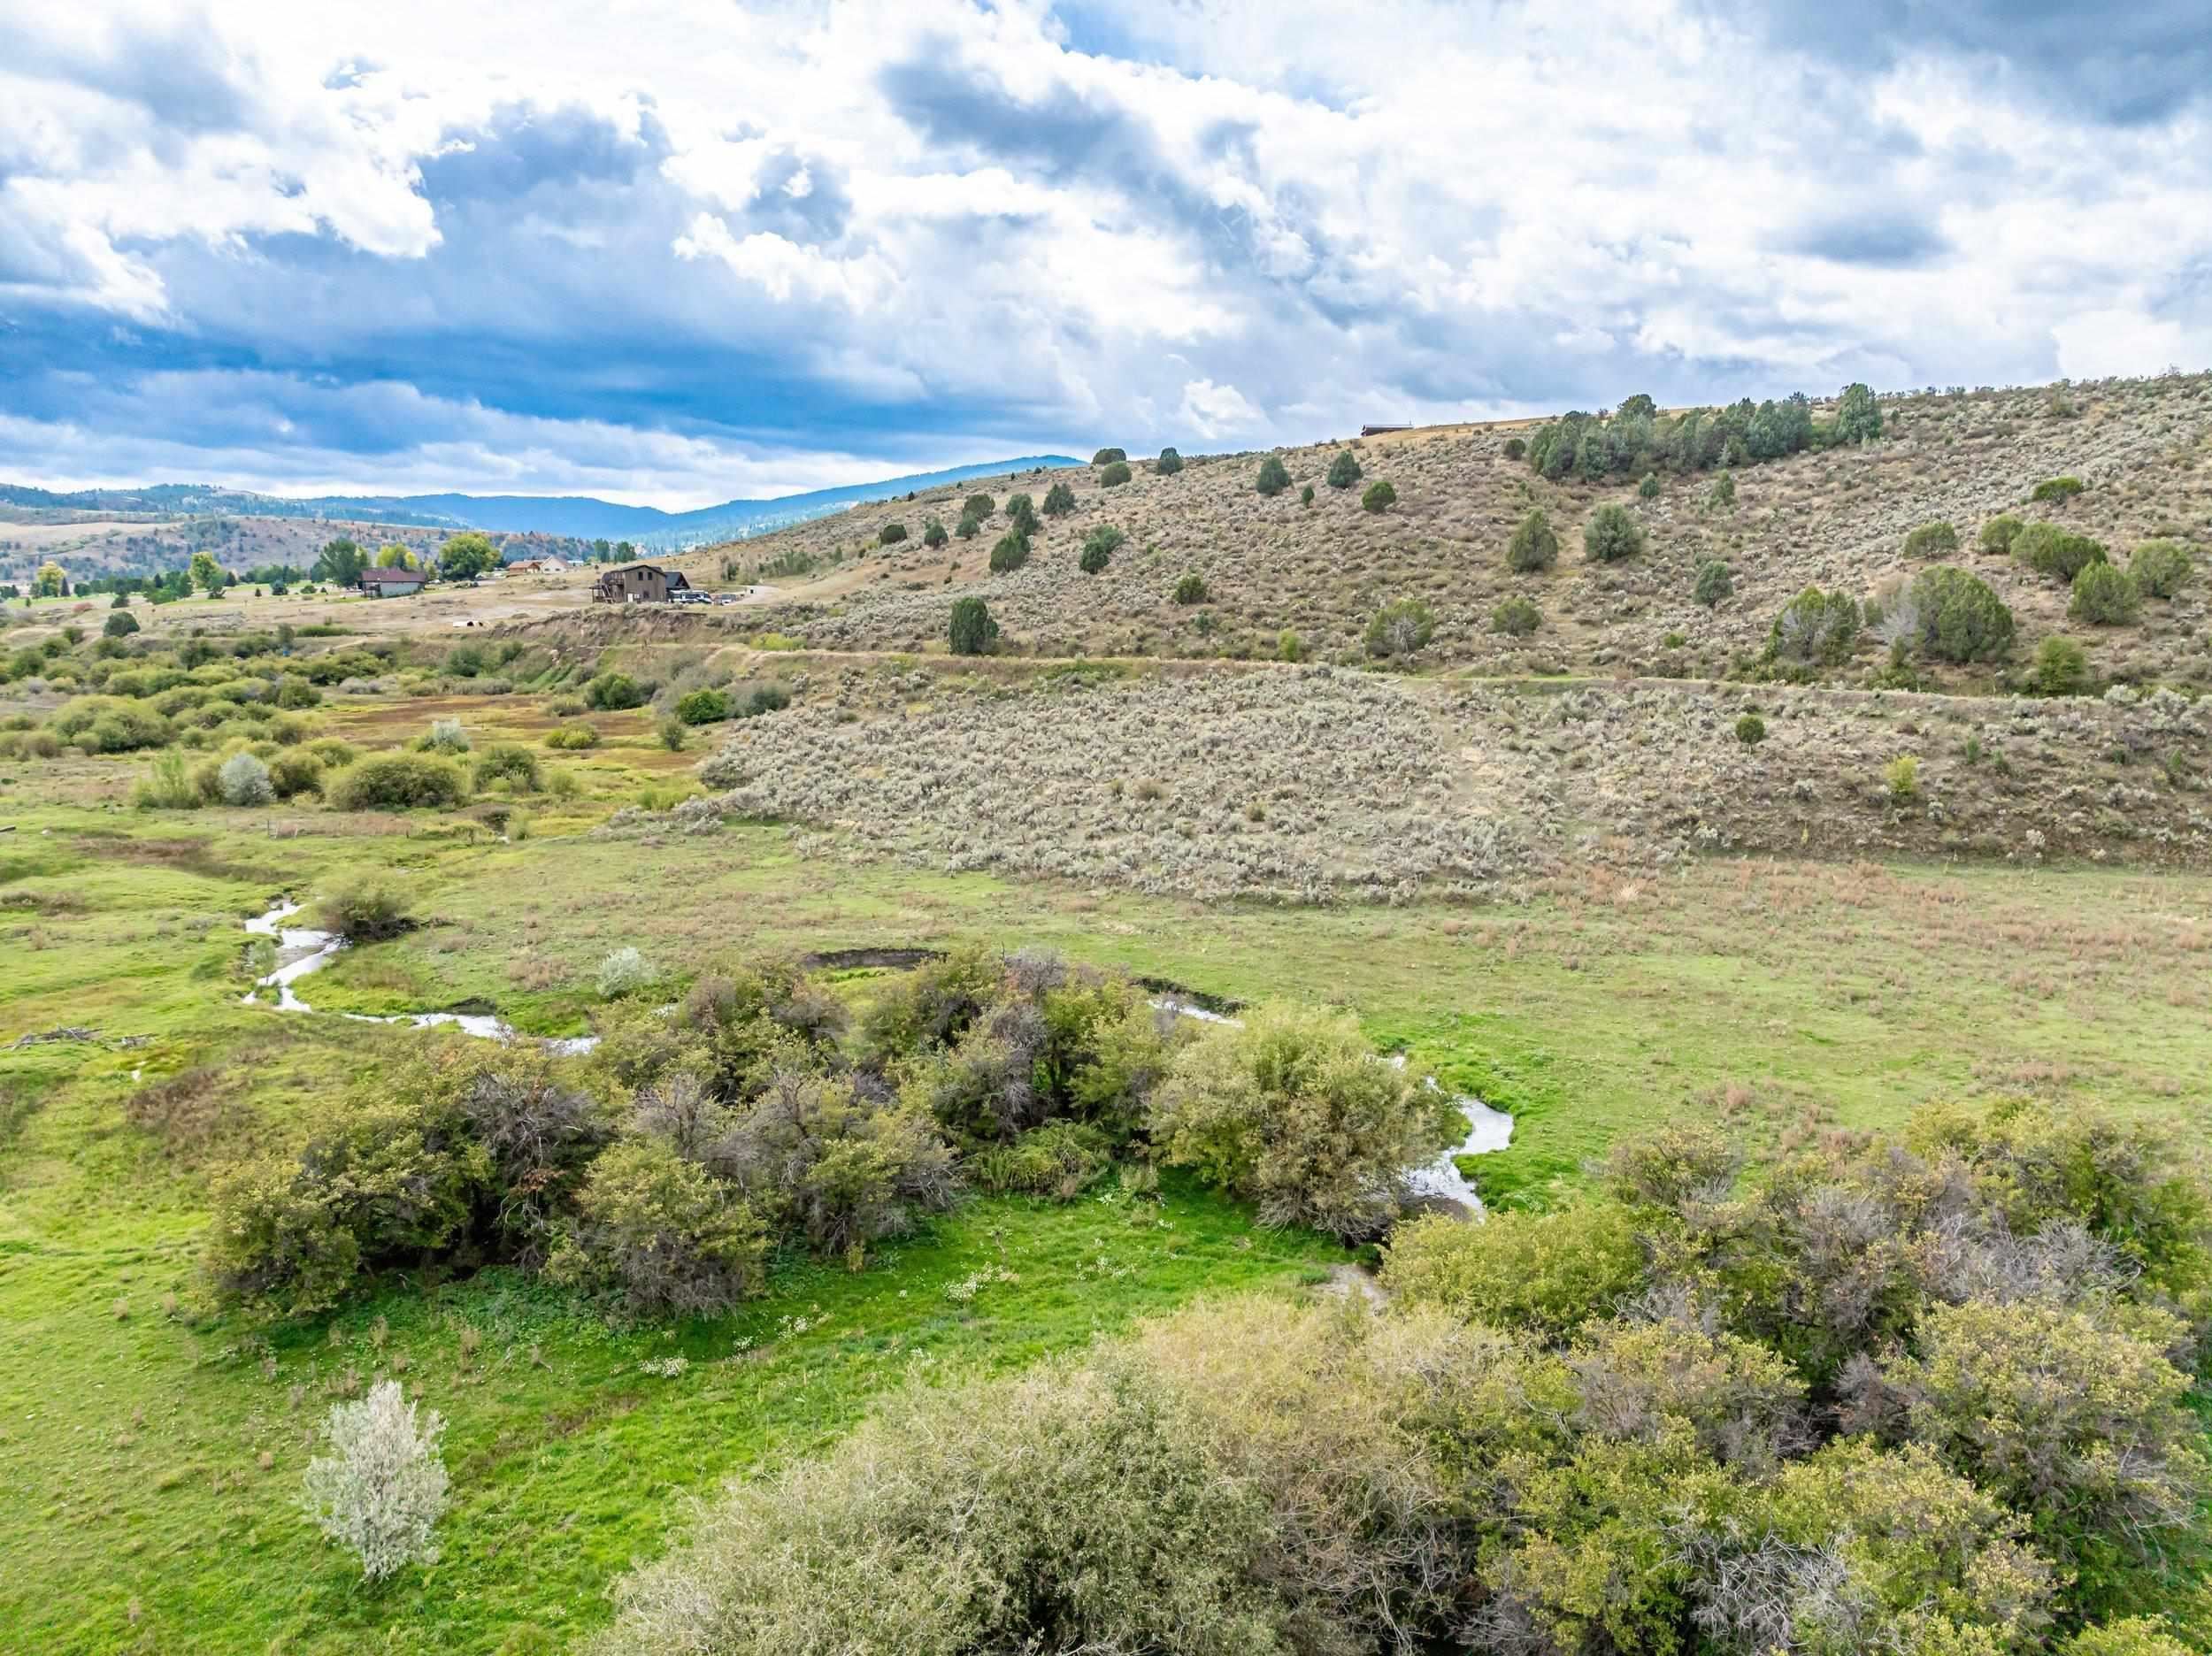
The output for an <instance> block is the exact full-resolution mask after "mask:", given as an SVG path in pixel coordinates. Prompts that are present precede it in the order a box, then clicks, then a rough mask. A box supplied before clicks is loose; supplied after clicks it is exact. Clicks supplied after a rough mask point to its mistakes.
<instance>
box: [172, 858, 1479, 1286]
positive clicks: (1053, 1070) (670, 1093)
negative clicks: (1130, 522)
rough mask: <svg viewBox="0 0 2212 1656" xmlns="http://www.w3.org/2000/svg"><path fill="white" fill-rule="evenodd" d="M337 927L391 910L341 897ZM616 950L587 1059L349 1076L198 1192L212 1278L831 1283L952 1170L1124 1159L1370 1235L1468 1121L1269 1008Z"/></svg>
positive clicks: (974, 957) (900, 1225) (922, 973)
mask: <svg viewBox="0 0 2212 1656" xmlns="http://www.w3.org/2000/svg"><path fill="white" fill-rule="evenodd" d="M406 923H407V922H406V918H405V914H404V910H403V908H401V907H400V906H399V905H398V903H397V901H396V897H395V895H394V893H392V892H391V891H390V890H389V889H388V888H379V887H363V888H358V889H349V891H347V892H344V893H340V894H339V895H338V896H337V897H335V898H334V900H333V901H332V902H331V903H330V904H329V905H327V907H326V924H331V925H332V926H333V927H334V929H340V930H343V931H346V932H347V933H348V934H349V936H353V937H357V938H362V939H366V938H370V937H374V936H378V935H388V933H389V932H390V931H392V930H394V929H396V928H398V927H400V926H403V925H404V924H406ZM626 954H627V955H630V956H634V954H635V951H618V952H617V954H614V955H611V956H610V957H609V959H608V963H607V966H606V967H605V968H603V974H602V975H603V979H604V978H605V977H606V975H607V973H609V972H611V971H612V970H614V969H615V968H616V967H617V965H618V964H622V965H623V969H624V970H625V972H626V974H627V975H626V977H624V979H623V981H622V984H621V985H618V986H614V987H611V986H610V985H609V984H608V983H607V982H605V981H603V984H602V988H603V990H606V991H607V992H608V993H609V995H610V997H611V998H610V999H609V1000H608V1001H607V1003H606V1004H604V1005H603V1006H602V1007H601V1008H599V1009H598V1012H597V1014H596V1021H597V1023H598V1027H599V1032H600V1036H601V1040H600V1044H599V1046H598V1047H597V1048H596V1050H595V1052H594V1054H592V1056H591V1058H590V1059H589V1061H588V1062H579V1061H564V1060H560V1059H557V1058H555V1057H552V1056H549V1055H548V1054H545V1053H544V1052H542V1051H539V1050H534V1049H532V1048H529V1047H526V1046H519V1045H518V1046H505V1047H489V1048H488V1047H486V1046H482V1045H480V1044H478V1043H473V1042H457V1043H451V1044H449V1045H446V1046H441V1047H438V1048H436V1049H434V1050H433V1051H432V1052H430V1053H428V1054H426V1055H423V1056H420V1057H419V1058H418V1059H416V1060H415V1061H413V1062H411V1063H410V1064H409V1065H408V1066H407V1067H405V1069H403V1071H402V1072H401V1073H399V1074H397V1075H396V1076H395V1075H385V1076H380V1077H375V1078H374V1081H373V1084H371V1085H365V1086H364V1088H363V1090H362V1092H361V1094H360V1096H359V1097H358V1098H357V1100H355V1101H353V1102H352V1103H350V1104H349V1105H348V1106H347V1107H346V1108H342V1109H341V1110H339V1111H338V1112H337V1113H336V1116H335V1119H334V1122H333V1123H332V1124H331V1125H329V1126H328V1127H326V1129H325V1130H324V1131H322V1132H320V1133H319V1135H318V1136H317V1137H316V1138H314V1139H313V1140H311V1142H310V1143H309V1144H308V1145H307V1146H306V1147H305V1148H304V1149H303V1150H302V1151H300V1152H298V1153H297V1154H288V1155H277V1156H268V1157H264V1158H260V1159H257V1160H255V1161H250V1162H247V1163H245V1164H244V1165H242V1166H241V1167H238V1168H236V1169H233V1170H232V1171H231V1172H230V1173H229V1174H228V1175H227V1177H225V1178H223V1179H222V1180H221V1181H220V1182H219V1188H218V1190H217V1192H216V1198H215V1205H216V1208H217V1213H218V1218H217V1223H216V1224H215V1227H214V1239H213V1241H212V1242H211V1246H210V1250H209V1256H208V1269H209V1272H210V1275H211V1278H212V1280H213V1282H214V1284H215V1285H216V1287H217V1288H218V1290H219V1292H220V1293H221V1294H222V1295H223V1296H224V1297H225V1298H226V1299H230V1300H233V1301H235V1302H238V1303H242V1304H244V1305H247V1306H249V1307H253V1308H255V1309H257V1310H258V1311H261V1312H265V1313H270V1314H274V1315H287V1316H296V1315H305V1314H307V1313H311V1312H314V1311H318V1310H321V1309H324V1308H326V1307H329V1306H331V1305H334V1304H335V1303H337V1302H338V1301H339V1300H340V1299H342V1298H343V1297H345V1296H346V1295H347V1294H348V1293H349V1292H352V1291H353V1289H354V1288H355V1286H356V1284H357V1282H358V1281H359V1280H360V1278H361V1277H362V1276H364V1274H365V1273H371V1272H374V1271H377V1270H380V1269H384V1268H387V1267H393V1266H399V1265H405V1266H407V1267H409V1268H410V1269H426V1268H429V1269H469V1268H471V1267H473V1266H476V1265H480V1264H484V1263H488V1262H492V1261H512V1262H516V1263H520V1264H524V1265H529V1266H543V1267H544V1269H546V1270H547V1271H548V1272H549V1274H550V1275H551V1276H553V1277H554V1278H555V1279H557V1280H558V1281H561V1282H564V1283H566V1284H570V1285H572V1286H573V1287H576V1288H577V1289H579V1290H580V1291H584V1292H590V1293H593V1294H595V1295H599V1296H603V1298H604V1299H606V1300H607V1301H608V1302H609V1303H610V1304H611V1305H612V1306H613V1307H616V1308H617V1309H618V1310H620V1311H622V1312H624V1313H626V1314H627V1315H635V1316H657V1315H693V1314H704V1313H710V1312H714V1311H718V1310H721V1309H725V1308H726V1307H729V1306H731V1305H733V1304H734V1303H736V1301H737V1300H739V1299H741V1298H743V1297H744V1296H745V1295H747V1294H749V1293H751V1292H755V1291H756V1290H757V1288H758V1287H759V1285H760V1284H761V1282H762V1280H763V1274H764V1271H765V1269H766V1266H767V1261H768V1260H769V1259H770V1257H771V1256H772V1254H773V1253H775V1252H776V1251H777V1250H779V1249H798V1250H805V1251H810V1252H813V1253H820V1254H825V1255H829V1256H833V1257H837V1258H841V1259H843V1260H844V1261H846V1262H847V1263H849V1264H850V1265H853V1266H854V1267H855V1268H857V1267H858V1266H859V1265H860V1264H861V1263H862V1262H864V1260H865V1258H866V1255H867V1253H868V1250H869V1249H870V1248H871V1247H872V1246H873V1245H874V1244H875V1243H877V1242H878V1241H879V1240H880V1239H882V1238H886V1237H890V1236H895V1235H898V1234H900V1233H901V1232H902V1231H904V1230H908V1229H910V1227H911V1225H912V1223H913V1222H914V1220H915V1218H916V1217H917V1216H918V1215H925V1214H929V1213H933V1212H936V1211H939V1210H941V1209H942V1208H944V1207H947V1206H949V1204H950V1203H951V1202H953V1201H954V1200H956V1198H957V1197H958V1195H959V1194H960V1192H961V1191H962V1190H963V1188H964V1186H965V1185H966V1184H968V1183H969V1182H970V1172H969V1169H973V1175H972V1177H973V1181H974V1182H975V1183H978V1184H982V1185H983V1186H984V1187H985V1188H987V1189H994V1190H1013V1189H1020V1190H1030V1191H1034V1192H1038V1193H1041V1194H1048V1195H1056V1196H1059V1197H1062V1198H1070V1197H1072V1196H1073V1195H1074V1194H1075V1193H1077V1192H1079V1190H1080V1189H1081V1188H1083V1187H1084V1186H1085V1185H1086V1184H1089V1183H1090V1182H1091V1181H1092V1180H1093V1179H1094V1178H1095V1177H1097V1176H1098V1175H1099V1174H1101V1173H1102V1172H1103V1171H1104V1169H1106V1168H1107V1166H1108V1165H1109V1163H1110V1161H1111V1159H1112V1158H1113V1157H1114V1156H1116V1155H1118V1154H1125V1153H1131V1152H1139V1151H1141V1152H1142V1153H1143V1154H1148V1155H1149V1156H1151V1157H1153V1158H1155V1159H1156V1160H1158V1161H1164V1162H1165V1163H1168V1164H1171V1165H1187V1166H1190V1167H1193V1168H1194V1169H1197V1172H1198V1175H1199V1177H1201V1178H1202V1179H1203V1180H1205V1181H1206V1182H1208V1183H1210V1184H1214V1185H1216V1186H1218V1187H1220V1188H1223V1189H1225V1190H1228V1191H1232V1192H1236V1193H1238V1194H1240V1195H1242V1196H1246V1197H1248V1198H1249V1199H1250V1200H1253V1201H1255V1202H1256V1203H1257V1204H1258V1206H1259V1207H1260V1210H1261V1212H1262V1213H1263V1215H1266V1216H1268V1217H1269V1218H1270V1219H1271V1220H1275V1221H1280V1222H1282V1223H1305V1224H1311V1225H1315V1226H1317V1227H1320V1228H1323V1229H1326V1230H1332V1231H1334V1232H1336V1233H1337V1234H1339V1235H1342V1236H1345V1237H1347V1238H1358V1237H1366V1236H1371V1235H1374V1234H1377V1233H1379V1231H1380V1230H1382V1229H1383V1228H1384V1227H1385V1226H1386V1225H1387V1224H1388V1223H1389V1222H1390V1221H1391V1220H1393V1219H1394V1218H1395V1217H1396V1216H1397V1215H1398V1214H1399V1212H1400V1211H1401V1209H1402V1203H1403V1201H1404V1200H1405V1196H1406V1188H1405V1174H1406V1172H1407V1170H1408V1169H1409V1167H1411V1166H1413V1165H1415V1164H1417V1163H1422V1162H1425V1161H1430V1160H1432V1159H1433V1157H1434V1156H1435V1155H1436V1154H1438V1153H1439V1152H1440V1150H1442V1149H1443V1148H1444V1147H1445V1146H1448V1144H1450V1143H1452V1142H1453V1141H1454V1140H1455V1139H1456V1138H1458V1137H1459V1136H1460V1134H1461V1133H1463V1131H1464V1130H1465V1123H1464V1122H1463V1120H1462V1119H1461V1118H1460V1117H1459V1115H1457V1113H1456V1112H1455V1111H1454V1110H1453V1109H1452V1108H1450V1106H1449V1105H1448V1102H1447V1101H1446V1100H1445V1097H1444V1095H1443V1094H1442V1093H1441V1092H1439V1091H1437V1090H1436V1089H1435V1088H1434V1087H1433V1086H1432V1085H1427V1084H1425V1080H1424V1078H1423V1077H1418V1076H1416V1075H1409V1074H1408V1073H1407V1072H1406V1071H1405V1070H1404V1069H1402V1068H1400V1067H1398V1066H1396V1065H1394V1064H1391V1063H1387V1062H1384V1061H1382V1060H1381V1059H1379V1057H1377V1056H1376V1054H1374V1052H1373V1050H1372V1049H1371V1047H1370V1046H1368V1045H1367V1044H1366V1042H1365V1041H1364V1040H1363V1039H1362V1038H1361V1037H1360V1035H1359V1032H1358V1030H1357V1027H1356V1025H1355V1024H1353V1023H1351V1022H1350V1021H1349V1020H1348V1019H1345V1018H1343V1017H1340V1016H1325V1015H1321V1014H1309V1013H1302V1012H1296V1011H1289V1010H1284V1011H1263V1012H1261V1013H1259V1014H1256V1015H1255V1016H1254V1017H1253V1018H1252V1020H1251V1021H1250V1023H1248V1024H1247V1025H1245V1026H1243V1027H1241V1028H1231V1027H1210V1028H1207V1029H1205V1030H1203V1031H1196V1030H1194V1028H1193V1027H1192V1026H1190V1025H1188V1024H1187V1023H1181V1022H1179V1020H1177V1019H1176V1018H1175V1017H1174V1016H1172V1015H1170V1014H1164V1013H1161V1012H1159V1011H1156V1009H1155V1008H1153V1007H1152V1006H1151V1004H1150V1003H1149V1001H1148V999H1147V997H1146V995H1145V993H1144V992H1143V991H1142V990H1141V989H1140V988H1138V987H1137V986H1136V985H1133V984H1132V983H1131V982H1129V981H1128V980H1127V979H1125V978H1122V977H1109V976H1105V975H1102V974H1099V973H1096V972H1091V971H1086V970H1077V969H1074V968H1071V967H1069V966H1066V965H1064V963H1062V962H1059V961H1058V960H1057V959H1056V958H1054V957H1051V956H1047V955H1040V954H1012V955H1008V956H1003V957H1002V956H999V955H995V954H988V953H986V952H984V951H982V950H979V949H970V950H965V951H962V952H957V953H955V954H950V955H948V956H946V957H945V958H943V959H942V960H940V961H936V962H932V963H930V964H927V965H926V966H923V967H921V968H919V969H918V970H915V971H913V972H911V973H910V974H908V975H907V976H906V977H903V978H902V979H898V980H895V981H893V982H892V983H890V984H888V985H886V986H885V987H884V989H883V990H882V992H881V993H879V995H878V996H877V997H876V999H875V1000H873V1002H872V1004H871V1005H870V1006H869V1007H868V1008H867V1011H866V1016H864V1019H863V1020H862V1021H861V1023H859V1025H858V1027H857V1028H856V1029H853V1030H851V1031H848V1022H849V1020H848V1016H847V1008H846V1007H845V1004H844V1003H843V1002H842V1001H841V1000H839V999H838V998H837V997H836V996H835V995H834V994H833V993H831V992H830V991H828V990H827V989H826V988H825V987H823V986H822V985H818V984H817V983H815V982H814V981H813V980H811V979H810V978H809V977H807V976H806V975H805V974H804V973H803V972H801V971H799V970H796V969H795V968H793V967H790V966H787V965H782V964H767V965H760V966H751V967H743V968H739V969H735V970H728V971H721V970H710V971H708V972H706V973H703V975H701V976H700V977H697V978H696V979H695V980H694V982H693V983H692V985H691V986H690V988H689V990H688V992H687V993H685V994H684V995H683V997H682V998H681V1000H679V1001H678V1003H677V1004H676V1006H675V1007H674V1008H667V1007H664V1006H659V1005H657V1004H655V1002H656V1001H657V1000H658V999H660V998H662V997H663V996H664V993H665V991H662V990H657V989H656V993H618V990H626V989H630V988H634V987H635V986H636V985H638V984H639V983H644V984H646V985H647V986H649V987H651V986H654V985H652V983H651V981H650V980H652V979H653V978H654V977H655V974H653V973H652V972H651V971H650V970H649V969H648V968H646V967H645V965H644V963H643V962H642V961H638V960H634V959H633V960H631V961H630V962H626V963H625V962H624V956H625V955H626Z"/></svg>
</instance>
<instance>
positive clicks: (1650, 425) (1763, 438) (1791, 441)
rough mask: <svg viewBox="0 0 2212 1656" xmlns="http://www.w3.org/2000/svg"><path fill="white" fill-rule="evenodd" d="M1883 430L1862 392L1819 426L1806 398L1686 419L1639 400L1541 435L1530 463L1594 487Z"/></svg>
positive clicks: (1846, 397) (1845, 398)
mask: <svg viewBox="0 0 2212 1656" xmlns="http://www.w3.org/2000/svg"><path fill="white" fill-rule="evenodd" d="M1881 430H1882V410H1881V405H1880V403H1878V402H1877V401H1876V400H1875V397H1874V394H1873V393H1872V392H1871V391H1870V390H1869V389H1868V388H1867V387H1865V386H1863V385H1852V386H1847V387H1845V388H1844V391H1843V395H1842V397H1841V399H1840V401H1839V403H1838V406H1837V411H1836V417H1835V418H1833V419H1832V420H1827V421H1822V420H1816V419H1815V418H1813V409H1812V403H1810V401H1809V400H1808V399H1807V398H1806V397H1805V396H1803V395H1796V396H1793V397H1790V398H1788V399H1786V400H1785V401H1783V402H1780V403H1776V402H1771V401H1770V402H1765V403H1759V404H1757V405H1756V406H1754V404H1753V403H1752V402H1751V400H1750V399H1749V398H1748V397H1747V398H1745V399H1744V400H1743V401H1742V402H1740V403H1733V404H1732V405H1731V406H1729V407H1727V408H1717V409H1714V408H1707V409H1691V410H1686V412H1684V413H1681V414H1662V413H1660V412H1659V411H1658V410H1657V409H1656V408H1655V406H1654V404H1653V403H1652V400H1651V398H1649V397H1648V396H1640V395H1639V396H1632V397H1631V398H1629V399H1628V400H1627V401H1626V402H1625V403H1622V404H1621V406H1620V408H1619V409H1618V410H1617V411H1615V412H1614V413H1612V414H1609V415H1608V414H1586V413H1582V412H1579V411H1578V412H1575V413H1571V414H1565V415H1562V416H1561V417H1560V418H1558V419H1555V420H1553V421H1552V422H1550V423H1549V424H1548V425H1545V426H1539V427H1537V429H1536V431H1535V432H1534V433H1533V434H1532V435H1531V436H1530V438H1529V440H1528V446H1527V456H1528V463H1529V464H1530V466H1531V467H1532V469H1534V470H1535V471H1537V472H1540V473H1542V474H1543V475H1544V476H1545V477H1547V478H1549V479H1553V480H1554V481H1560V480H1563V479H1570V478H1572V479H1580V480H1581V481H1583V482H1586V483H1595V482H1600V481H1601V480H1603V479H1608V478H1627V477H1640V476H1642V475H1644V474H1645V473H1647V472H1678V473H1679V472H1702V471H1709V470H1711V469H1712V468H1713V467H1715V466H1721V465H1729V466H1740V465H1747V464H1751V463H1752V462H1754V461H1757V460H1776V459H1779V458H1781V457H1782V456H1785V455H1793V454H1796V453H1798V452H1800V451H1801V450H1802V449H1822V448H1827V447H1830V446H1832V445H1833V444H1837V443H1848V442H1860V441H1865V440H1866V439H1868V438H1871V437H1878V436H1879V435H1880V434H1881ZM1514 441H1519V440H1518V439H1515V440H1514ZM1508 446H1509V448H1510V444H1509V445H1508Z"/></svg>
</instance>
